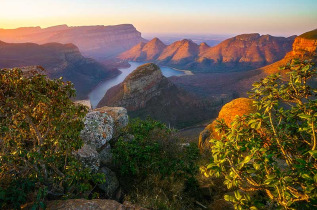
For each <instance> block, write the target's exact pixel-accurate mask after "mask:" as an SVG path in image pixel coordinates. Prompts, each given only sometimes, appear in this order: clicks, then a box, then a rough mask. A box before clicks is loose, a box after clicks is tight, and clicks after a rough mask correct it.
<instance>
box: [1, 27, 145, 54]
mask: <svg viewBox="0 0 317 210" xmlns="http://www.w3.org/2000/svg"><path fill="white" fill-rule="evenodd" d="M0 40H2V41H5V42H12V43H23V42H33V43H38V44H44V43H48V42H58V43H62V44H67V43H73V44H75V45H76V46H78V48H79V49H80V51H81V52H82V53H83V54H84V55H85V56H89V57H93V58H101V57H102V58H105V57H110V56H116V55H118V54H120V53H122V52H124V51H126V50H127V49H130V48H131V47H132V46H134V45H136V44H137V43H139V42H141V41H144V39H143V38H142V37H141V33H140V32H138V31H137V30H136V28H135V27H134V26H133V25H131V24H124V25H116V26H78V27H68V26H67V25H61V26H54V27H50V28H43V29H42V28H40V27H34V28H32V27H31V28H18V29H0Z"/></svg>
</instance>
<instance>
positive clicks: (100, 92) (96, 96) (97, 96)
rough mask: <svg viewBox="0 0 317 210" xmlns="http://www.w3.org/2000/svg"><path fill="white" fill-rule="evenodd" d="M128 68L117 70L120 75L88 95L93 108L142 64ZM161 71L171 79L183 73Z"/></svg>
mask: <svg viewBox="0 0 317 210" xmlns="http://www.w3.org/2000/svg"><path fill="white" fill-rule="evenodd" d="M129 63H130V65H131V66H130V67H129V68H121V69H119V70H120V71H121V72H122V73H121V74H120V75H118V76H116V77H114V78H112V79H110V80H107V81H105V82H103V83H101V84H100V85H98V86H97V87H96V88H95V89H94V90H93V91H91V92H90V93H89V96H88V97H89V100H90V103H91V105H92V107H93V108H95V107H96V106H97V104H98V103H99V101H100V100H101V99H102V98H103V97H104V95H105V94H106V92H107V91H108V90H109V89H110V88H112V87H113V86H115V85H117V84H119V83H121V82H123V80H124V79H125V78H126V77H127V76H128V75H129V74H130V73H131V72H132V71H134V70H135V69H136V68H137V67H139V66H140V65H143V64H144V63H142V62H129ZM160 68H161V71H162V73H163V75H164V76H165V77H171V76H180V75H184V74H185V73H184V72H182V71H177V70H174V69H172V68H169V67H166V66H160Z"/></svg>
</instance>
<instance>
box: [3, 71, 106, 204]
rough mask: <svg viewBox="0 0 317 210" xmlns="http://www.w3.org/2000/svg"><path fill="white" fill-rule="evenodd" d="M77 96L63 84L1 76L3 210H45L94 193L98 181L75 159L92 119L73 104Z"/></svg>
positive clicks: (36, 76) (19, 73) (42, 78)
mask: <svg viewBox="0 0 317 210" xmlns="http://www.w3.org/2000/svg"><path fill="white" fill-rule="evenodd" d="M74 96H75V90H74V88H73V85H72V84H71V83H70V82H67V83H64V82H63V81H62V79H56V80H50V79H48V78H47V77H46V76H45V75H42V74H39V73H38V72H35V71H32V72H29V73H28V76H25V75H24V74H23V72H22V71H21V70H19V69H13V70H0V161H1V165H0V207H1V208H12V207H13V208H19V207H20V205H22V204H25V203H27V202H34V206H35V207H36V206H38V205H39V204H40V205H41V206H43V202H42V201H43V199H44V198H45V197H46V196H51V197H64V198H69V197H76V196H79V195H83V193H84V192H86V191H87V190H89V189H91V184H90V180H92V179H93V177H92V176H93V175H91V174H90V172H89V170H88V169H83V168H82V166H81V164H80V163H79V162H78V161H77V160H76V159H75V158H74V156H73V154H72V152H73V151H75V150H77V149H79V148H81V146H82V144H83V143H82V141H81V139H80V137H79V134H80V131H81V130H82V128H83V126H84V124H83V121H82V119H83V117H84V116H85V114H86V113H87V109H86V108H85V107H83V106H80V105H75V104H74V103H73V102H72V101H71V100H70V98H71V97H74ZM97 176H98V175H97ZM94 178H95V177H94ZM98 181H101V177H99V176H98V177H97V182H98Z"/></svg>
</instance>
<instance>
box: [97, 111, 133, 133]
mask: <svg viewBox="0 0 317 210" xmlns="http://www.w3.org/2000/svg"><path fill="white" fill-rule="evenodd" d="M94 111H98V112H101V113H107V114H109V115H110V116H111V117H112V118H113V120H114V125H115V131H118V130H120V129H121V128H123V127H125V126H127V125H128V123H129V117H128V112H127V109H125V108H123V107H108V106H104V107H101V108H98V109H95V110H94Z"/></svg>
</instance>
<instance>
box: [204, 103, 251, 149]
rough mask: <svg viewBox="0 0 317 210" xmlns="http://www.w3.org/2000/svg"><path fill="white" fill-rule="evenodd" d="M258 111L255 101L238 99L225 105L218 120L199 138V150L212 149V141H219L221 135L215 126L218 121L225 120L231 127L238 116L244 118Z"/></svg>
mask: <svg viewBox="0 0 317 210" xmlns="http://www.w3.org/2000/svg"><path fill="white" fill-rule="evenodd" d="M255 111H256V108H255V106H254V105H253V100H252V99H248V98H237V99H235V100H233V101H231V102H229V103H227V104H225V105H224V106H223V107H222V108H221V110H220V112H219V115H218V118H217V119H216V120H214V121H213V122H212V123H211V124H209V125H208V126H207V127H206V128H205V129H204V130H203V131H202V132H201V133H200V136H199V143H198V145H199V148H200V149H201V150H205V149H207V150H208V149H209V148H210V142H209V141H210V139H211V138H214V139H219V140H220V138H221V137H220V136H219V134H218V133H217V132H216V131H215V126H216V124H217V120H220V119H223V120H224V121H225V123H226V125H227V126H229V127H231V123H232V122H233V120H234V118H235V117H236V116H243V115H246V114H250V113H254V112H255Z"/></svg>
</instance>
